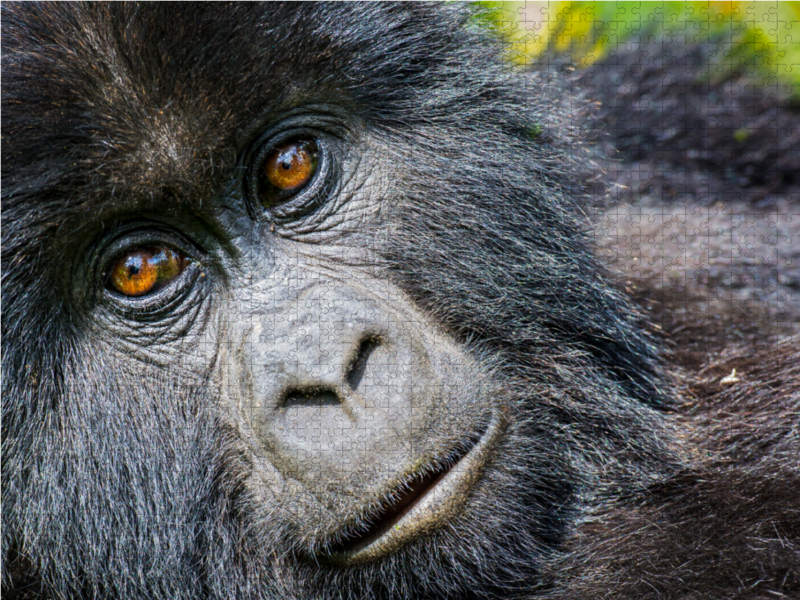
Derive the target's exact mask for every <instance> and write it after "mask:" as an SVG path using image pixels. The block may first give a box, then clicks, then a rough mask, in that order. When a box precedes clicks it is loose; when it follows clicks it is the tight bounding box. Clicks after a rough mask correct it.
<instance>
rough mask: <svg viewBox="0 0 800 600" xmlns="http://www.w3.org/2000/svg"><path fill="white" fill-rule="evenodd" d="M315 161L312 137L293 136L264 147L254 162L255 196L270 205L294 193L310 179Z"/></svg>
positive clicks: (315, 153) (312, 177) (315, 155)
mask: <svg viewBox="0 0 800 600" xmlns="http://www.w3.org/2000/svg"><path fill="white" fill-rule="evenodd" d="M318 162H319V148H318V146H317V143H316V142H315V141H314V140H293V141H290V142H287V143H285V144H282V145H280V146H277V147H275V148H271V149H270V150H268V153H267V154H266V157H265V158H264V160H263V162H262V163H261V164H260V165H259V166H258V181H257V186H258V189H257V193H258V199H259V201H260V202H261V204H262V205H263V206H264V207H265V208H271V207H273V206H275V205H277V204H280V203H281V202H285V201H286V200H288V199H289V198H291V197H293V196H294V195H296V194H297V193H298V192H300V191H301V190H302V189H303V188H305V187H306V186H307V185H308V184H309V183H310V182H311V181H312V180H313V179H314V174H315V173H316V170H317V164H318Z"/></svg>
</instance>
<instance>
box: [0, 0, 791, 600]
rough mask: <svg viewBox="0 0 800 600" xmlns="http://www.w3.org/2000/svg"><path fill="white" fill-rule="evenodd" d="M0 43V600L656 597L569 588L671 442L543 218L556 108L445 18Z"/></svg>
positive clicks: (456, 19)
mask: <svg viewBox="0 0 800 600" xmlns="http://www.w3.org/2000/svg"><path fill="white" fill-rule="evenodd" d="M2 31H3V40H2V44H3V46H2V50H3V58H2V60H3V65H2V69H3V70H2V76H3V90H2V93H3V100H2V102H3V104H2V108H3V119H2V132H3V141H2V144H3V146H2V147H3V157H4V160H3V165H2V194H3V206H2V216H3V221H4V225H5V227H4V228H3V248H2V252H3V266H4V269H3V282H2V301H3V305H4V309H5V310H4V311H3V314H2V325H3V331H2V336H3V337H2V341H3V345H4V355H3V363H2V364H3V425H4V439H3V462H2V475H3V483H2V486H3V487H2V491H3V500H4V502H3V509H2V514H3V591H4V594H9V597H18V598H19V597H43V598H109V599H112V598H114V599H135V598H148V599H151V600H152V599H160V598H164V599H166V598H170V599H174V598H298V599H299V598H319V599H330V600H333V599H344V598H412V597H413V598H417V597H418V598H490V597H523V598H524V597H534V596H548V597H556V596H559V595H563V596H566V597H569V596H570V595H571V594H573V593H576V590H578V592H577V593H579V594H580V595H581V596H580V597H592V595H598V596H599V595H602V594H605V593H607V592H608V591H609V589H611V588H609V581H608V580H603V576H604V575H603V574H604V573H605V574H608V573H612V575H613V581H615V582H617V585H618V588H619V593H620V596H622V595H623V593H629V594H630V595H631V597H644V594H642V593H641V592H639V591H637V590H636V589H633V588H630V589H628V588H625V589H623V587H624V586H625V585H627V583H629V582H636V583H637V584H639V583H641V582H643V581H644V582H646V583H648V584H649V585H650V586H651V587H654V588H655V589H662V587H658V586H662V581H660V577H661V575H660V571H659V570H658V569H659V568H660V567H658V568H657V567H653V570H652V572H651V573H650V574H649V575H648V574H646V573H645V574H643V573H642V572H641V570H640V569H638V568H637V569H636V570H635V571H634V569H633V568H631V572H628V573H625V574H623V575H619V574H618V572H614V571H613V569H612V568H611V567H609V566H608V565H607V564H606V563H604V562H602V560H599V559H598V561H597V564H598V565H600V566H599V567H598V568H596V569H595V570H594V571H592V569H591V565H590V560H591V558H594V557H600V558H601V559H603V560H604V559H606V558H607V557H608V556H609V550H608V548H609V547H612V548H613V547H614V543H615V540H616V542H617V551H618V552H622V553H625V552H628V551H631V550H630V548H631V547H635V546H631V547H628V546H626V545H625V544H626V543H628V542H625V543H623V541H624V540H632V539H635V537H636V532H639V531H641V530H642V528H641V527H637V526H635V523H634V521H633V520H632V518H631V519H629V520H628V521H626V523H628V525H629V530H626V529H624V527H622V523H620V537H619V538H618V539H617V538H615V537H614V534H613V533H609V531H613V529H614V527H613V523H611V524H610V523H609V520H608V519H610V518H617V517H616V516H615V514H616V515H619V514H622V515H627V514H633V510H632V509H631V512H630V513H627V512H625V510H626V509H625V507H626V506H634V507H641V506H643V504H642V503H644V502H646V501H652V502H656V500H653V498H655V497H656V496H654V494H661V496H658V498H662V500H661V502H662V504H669V503H670V502H672V499H673V498H674V497H675V496H674V495H670V493H669V491H664V490H669V489H670V488H669V486H670V485H674V484H673V482H675V481H683V480H682V479H680V478H681V477H683V478H684V479H685V480H686V481H689V480H691V474H692V473H694V471H693V469H694V468H695V467H694V465H695V448H696V446H695V445H693V444H692V443H690V441H689V439H688V438H689V436H688V434H686V431H687V430H688V426H687V425H686V424H685V423H683V422H681V421H680V420H679V419H677V418H676V417H675V416H674V415H673V414H672V413H673V410H674V408H675V407H676V406H677V402H676V400H677V398H678V396H677V394H676V393H675V391H674V386H673V384H672V383H671V381H670V379H669V378H668V377H667V376H666V375H665V374H664V373H663V372H662V369H661V367H660V366H659V364H660V361H659V356H658V354H659V353H658V350H657V344H656V343H655V340H654V338H652V337H651V335H650V334H649V333H648V331H649V330H648V326H647V325H646V323H645V322H644V320H643V319H642V318H641V316H640V314H639V312H638V311H637V309H636V308H635V307H634V306H633V305H632V304H631V303H630V302H629V301H628V300H627V299H626V298H625V297H624V296H623V295H622V294H620V293H619V292H618V291H616V290H615V289H614V288H613V287H612V286H611V285H610V284H609V283H608V282H607V280H606V278H605V276H604V274H603V273H602V270H601V269H600V268H599V267H598V265H597V263H596V261H595V259H594V257H593V256H592V253H591V250H590V248H589V246H588V244H587V243H586V240H585V236H584V233H583V231H582V227H581V224H580V222H579V221H578V220H577V218H576V215H578V214H579V210H578V207H579V206H580V203H581V202H583V201H584V200H585V198H586V194H587V193H588V192H587V191H586V190H587V189H588V188H586V187H585V185H586V184H588V183H590V180H591V167H592V165H591V162H590V161H589V160H588V154H586V153H585V152H584V151H583V146H582V145H581V143H580V140H579V139H577V138H576V136H577V135H578V133H576V128H575V127H574V120H575V118H576V117H575V115H574V114H573V113H572V112H570V111H574V110H575V107H576V106H579V105H576V104H574V103H573V101H572V98H571V96H569V94H567V93H566V92H565V91H564V90H562V89H559V87H558V80H555V79H551V78H549V77H547V76H545V75H536V74H532V75H531V74H528V75H524V74H521V73H518V72H515V71H512V70H510V69H509V68H508V67H507V66H506V65H505V64H504V63H503V62H502V60H501V57H500V54H499V50H498V48H497V46H496V44H495V43H494V42H493V41H492V40H491V39H489V38H488V37H487V36H486V34H485V33H482V32H481V31H479V30H477V29H476V28H474V27H473V26H472V25H471V22H470V20H469V13H468V11H467V10H466V9H465V8H464V7H463V6H452V5H450V6H447V5H445V6H439V5H428V4H424V5H416V4H415V5H385V4H369V5H362V4H313V5H308V4H287V5H283V4H272V3H267V4H261V3H258V4H241V5H218V4H184V3H181V4H177V3H176V4H173V3H164V4H160V3H156V4H143V5H135V4H124V5H122V4H71V3H70V4H67V3H63V4H62V3H48V4H11V3H4V5H3V16H2ZM534 132H535V133H534ZM786 368H788V367H786ZM784 370H785V369H784ZM781 372H782V373H783V371H781ZM692 481H693V480H692ZM689 487H690V483H686V484H685V486H684V487H682V488H681V490H685V489H688V488H689ZM653 490H656V491H655V492H654V491H653ZM681 493H682V492H681ZM664 499H666V500H664ZM687 501H689V502H691V500H687ZM697 501H698V502H699V501H700V500H697ZM626 502H627V503H628V504H626ZM662 504H659V505H658V506H661V505H662ZM781 510H789V511H790V512H791V506H789V507H788V508H787V506H781ZM614 511H617V513H615V512H614ZM659 514H660V513H659ZM681 514H682V513H681ZM681 514H678V513H676V516H675V519H676V520H675V522H676V523H678V522H680V519H681V518H683V517H682V516H681ZM665 515H666V516H664V517H663V518H664V519H665V520H666V519H668V518H671V516H670V515H671V513H670V514H666V513H665ZM619 518H620V521H621V522H622V521H623V520H624V519H623V518H622V517H619ZM652 518H653V517H652V514H651V513H646V511H645V510H644V509H643V508H642V509H641V519H642V522H647V523H650V522H651V521H650V520H648V519H652ZM781 526H782V527H783V525H781ZM788 526H789V525H786V527H788ZM665 527H666V526H665ZM623 530H624V531H623ZM781 531H783V530H781ZM593 532H594V533H593ZM783 536H784V539H785V538H786V537H787V534H786V532H785V531H783ZM604 552H605V554H604ZM631 552H632V551H631ZM612 554H613V553H612ZM675 555H676V556H678V554H677V551H676V554H675ZM786 556H789V559H791V558H792V557H796V555H794V554H792V555H789V554H787V555H786ZM577 557H583V559H581V560H585V561H586V565H587V566H586V569H587V571H586V576H585V577H583V576H581V575H580V574H577V575H576V574H575V573H576V567H575V566H574V565H575V561H576V560H578V558H577ZM769 558H770V559H772V558H774V556H773V554H770V555H769ZM618 562H619V563H621V562H622V561H618ZM667 562H669V561H667ZM762 562H763V564H766V562H767V561H766V559H765V561H762ZM773 563H774V564H773ZM773 563H770V564H771V565H772V567H771V568H773V571H774V570H775V569H777V570H778V571H780V569H783V571H780V572H785V573H789V575H791V573H793V572H790V571H788V570H786V568H787V567H786V565H787V564H791V562H787V560H783V559H782V560H778V559H777V558H776V559H775V560H774V561H773ZM614 564H616V563H614ZM759 564H761V563H759ZM667 567H668V568H669V569H672V570H674V567H675V566H674V565H666V566H664V569H667ZM699 569H700V568H699V567H698V572H699ZM762 571H763V569H762ZM778 571H775V572H778ZM664 572H667V571H666V570H665V571H664ZM734 575H741V576H743V577H744V578H745V580H747V579H746V578H747V576H748V575H747V572H745V571H741V570H740V571H739V572H737V573H734ZM789 575H787V577H789ZM793 576H794V575H792V577H793ZM720 577H721V576H720ZM762 579H763V577H762ZM670 581H671V580H670ZM747 581H749V580H747ZM769 581H771V580H769ZM786 581H788V582H789V583H791V581H792V580H791V579H786V580H785V581H784V584H786ZM726 582H727V580H726ZM670 585H672V584H670ZM723 585H728V584H727V583H725V582H722V580H721V579H719V580H716V582H714V583H712V586H715V587H712V588H710V589H720V590H721V589H723ZM581 586H583V587H581ZM726 589H727V588H726ZM770 589H776V590H777V589H780V590H784V589H789V588H786V587H785V585H784V587H783V588H779V587H778V586H777V584H776V585H773V586H772V588H770Z"/></svg>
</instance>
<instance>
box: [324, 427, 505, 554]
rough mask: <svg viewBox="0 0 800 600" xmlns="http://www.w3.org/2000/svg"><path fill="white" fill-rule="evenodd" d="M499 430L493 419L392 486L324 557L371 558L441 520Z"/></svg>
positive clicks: (460, 497) (457, 502) (462, 495)
mask: <svg viewBox="0 0 800 600" xmlns="http://www.w3.org/2000/svg"><path fill="white" fill-rule="evenodd" d="M501 430H502V427H501V423H500V421H499V420H497V419H495V420H494V421H493V422H492V423H491V424H490V425H488V426H485V427H482V428H480V429H479V430H478V431H477V432H475V433H474V434H473V435H471V436H469V438H468V439H466V440H464V441H463V442H462V443H461V444H460V445H459V446H458V447H457V448H456V449H454V450H453V451H452V452H451V453H450V454H449V455H448V456H447V459H446V460H443V461H436V462H434V467H433V468H432V469H431V470H430V471H428V472H427V473H423V474H416V475H414V476H413V477H412V478H411V479H410V480H409V481H407V482H405V483H404V484H403V485H401V486H398V487H397V488H396V489H395V490H394V491H393V492H392V493H391V494H389V497H390V499H391V503H390V504H384V505H383V506H382V507H381V508H380V510H379V511H377V512H376V513H374V514H373V515H371V519H370V521H372V524H371V525H370V526H369V527H368V528H367V529H360V530H358V531H351V532H350V533H347V534H345V535H344V537H346V538H347V539H346V540H345V541H343V542H339V543H338V544H336V545H334V546H333V548H331V550H330V554H329V555H328V556H327V557H326V558H328V559H329V560H332V561H333V562H335V563H339V564H348V565H349V564H355V563H361V562H366V561H369V560H373V559H375V558H379V557H381V556H383V555H385V554H388V553H390V552H391V551H393V550H395V549H396V548H399V547H400V546H401V545H403V544H405V543H406V542H407V541H410V540H412V539H414V538H416V537H418V536H419V535H420V534H422V533H425V532H428V531H432V530H434V529H436V528H438V526H440V525H442V524H444V523H445V522H446V521H448V520H449V519H450V518H451V517H452V516H453V515H454V514H455V513H456V512H457V510H458V509H459V508H460V507H461V506H462V505H463V503H464V501H465V500H466V497H467V495H468V493H469V490H470V489H471V488H472V487H473V486H474V484H475V483H476V482H477V480H478V478H479V477H480V471H481V470H482V467H483V464H484V463H485V462H486V457H487V455H488V453H489V452H490V447H491V446H494V442H495V440H496V438H497V437H498V435H499V433H500V431H501Z"/></svg>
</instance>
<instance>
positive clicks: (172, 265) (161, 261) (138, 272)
mask: <svg viewBox="0 0 800 600" xmlns="http://www.w3.org/2000/svg"><path fill="white" fill-rule="evenodd" d="M189 262H190V260H189V258H188V257H186V256H185V255H183V254H181V253H180V252H178V251H176V250H173V249H171V248H167V247H165V246H158V247H152V248H136V249H135V250H130V251H128V252H126V253H125V254H123V255H121V256H119V257H118V258H117V260H116V262H115V263H114V266H113V267H112V269H111V272H110V274H109V276H108V283H107V285H108V287H109V288H111V289H112V290H114V291H115V292H117V293H119V294H122V295H123V296H128V297H138V296H144V295H146V294H151V293H153V292H157V291H158V290H160V289H162V288H164V287H165V286H167V285H169V284H170V283H172V282H173V281H174V280H175V279H177V278H178V276H179V275H180V274H181V273H183V271H184V270H185V269H186V267H187V266H188V265H189Z"/></svg>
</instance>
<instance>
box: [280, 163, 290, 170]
mask: <svg viewBox="0 0 800 600" xmlns="http://www.w3.org/2000/svg"><path fill="white" fill-rule="evenodd" d="M281 166H282V167H283V168H284V169H285V170H287V171H288V170H289V169H291V168H292V163H291V162H289V161H284V162H283V164H281Z"/></svg>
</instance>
